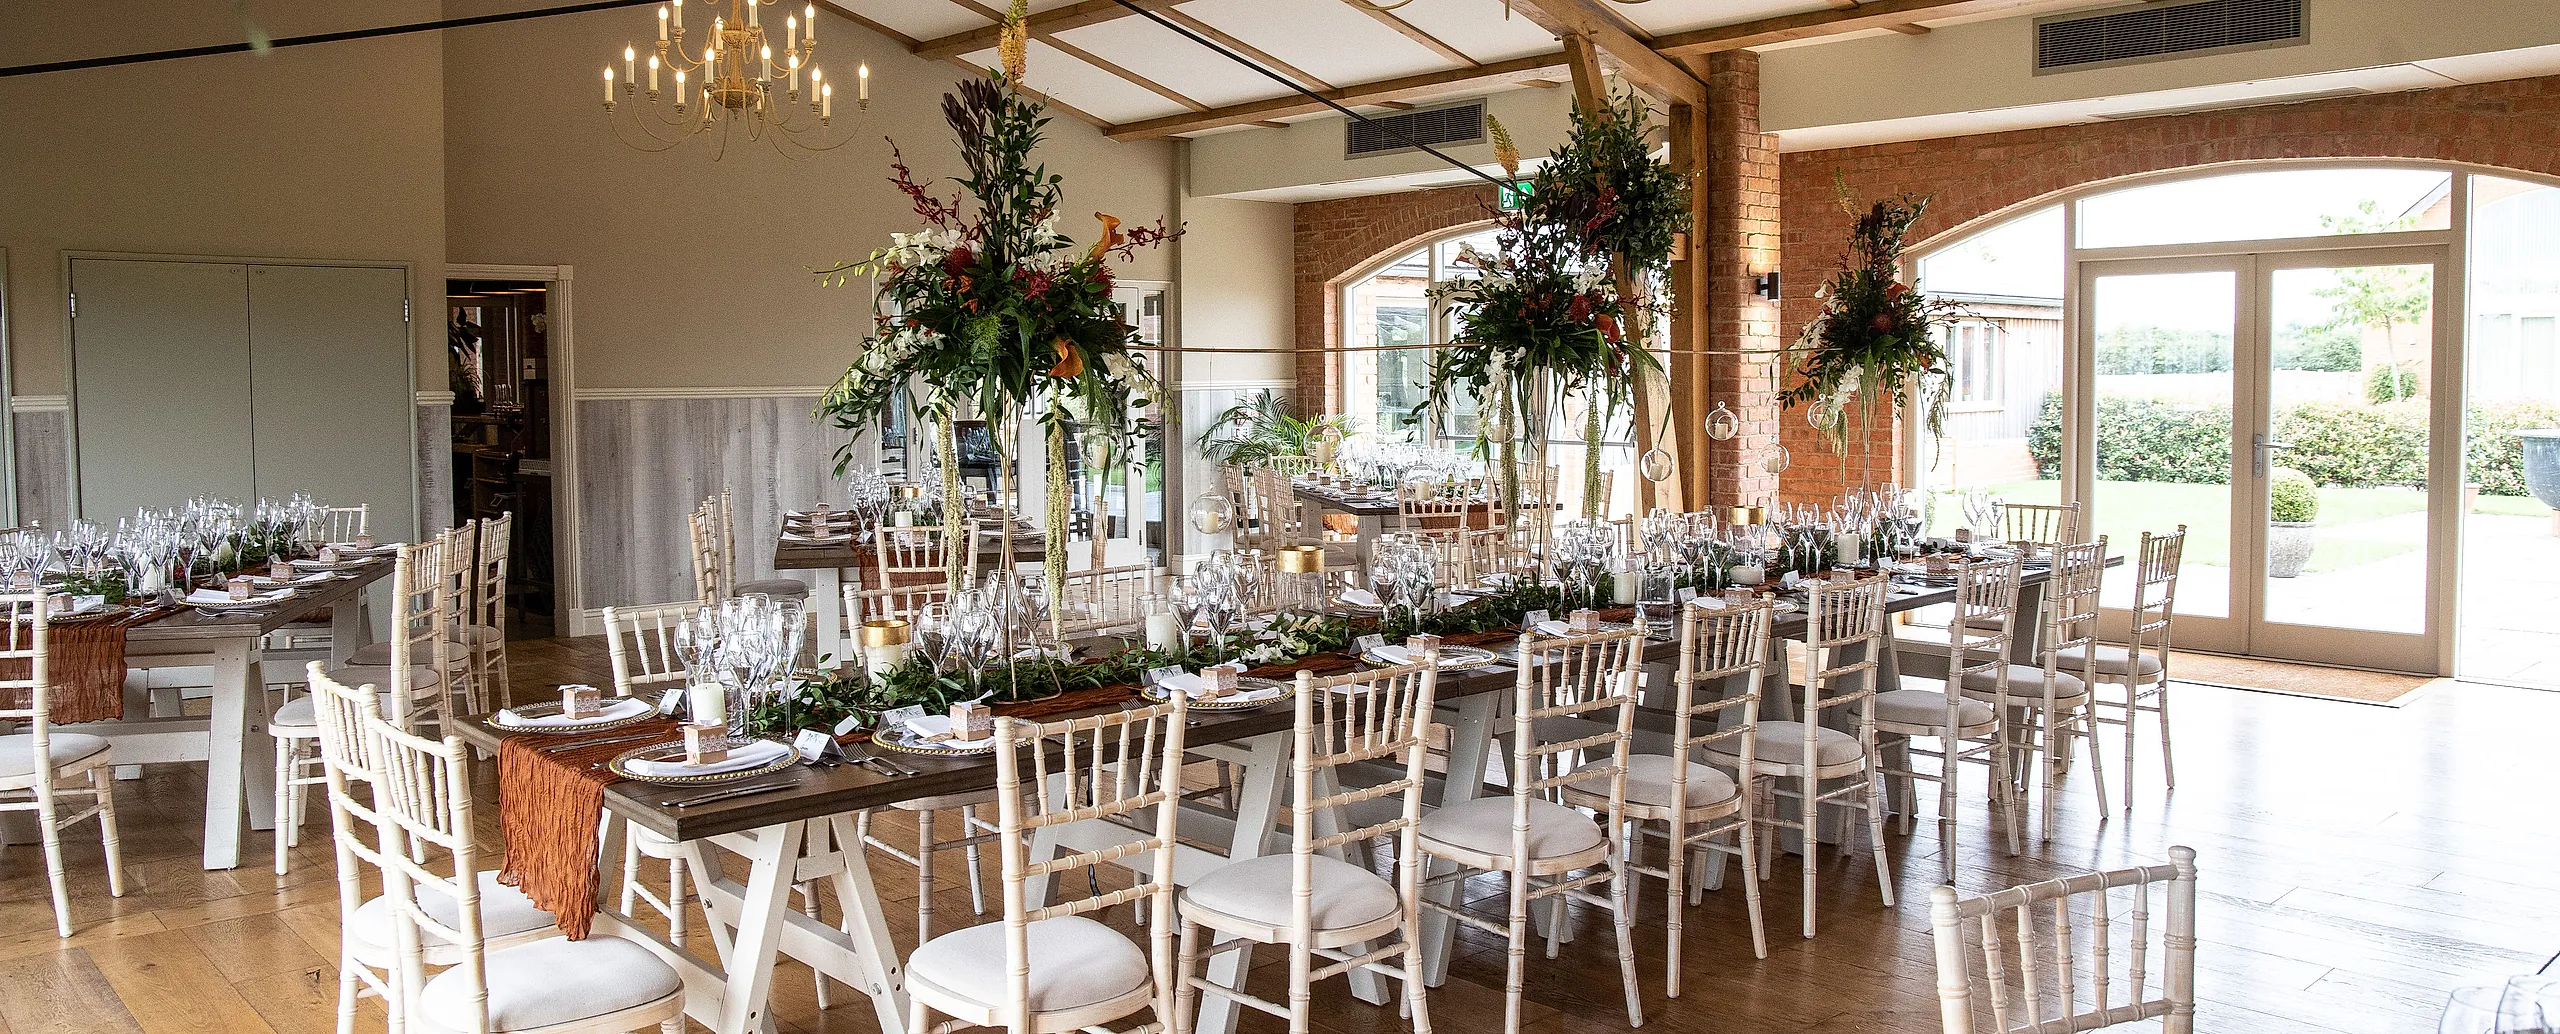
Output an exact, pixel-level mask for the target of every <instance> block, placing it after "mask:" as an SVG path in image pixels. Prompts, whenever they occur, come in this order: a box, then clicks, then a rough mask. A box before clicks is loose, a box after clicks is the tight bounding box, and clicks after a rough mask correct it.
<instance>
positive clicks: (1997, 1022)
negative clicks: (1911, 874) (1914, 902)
mask: <svg viewBox="0 0 2560 1034" xmlns="http://www.w3.org/2000/svg"><path fill="white" fill-rule="evenodd" d="M2155 883H2158V884H2165V885H2166V886H2165V887H2164V888H2163V893H2162V894H2161V897H2162V898H2163V900H2165V901H2166V902H2167V912H2168V914H2167V915H2166V916H2165V917H2164V919H2165V926H2164V927H2163V929H2162V930H2161V934H2160V944H2159V949H2158V950H2159V959H2160V972H2159V974H2158V976H2157V979H2156V981H2155V979H2154V977H2153V975H2152V974H2151V973H2149V972H2148V971H2147V969H2146V966H2147V965H2148V963H2149V962H2150V959H2151V957H2152V950H2153V948H2152V941H2151V928H2152V923H2151V916H2152V911H2151V910H2152V904H2151V885H2152V884H2155ZM2119 892H2122V893H2121V895H2120V893H2119ZM2119 896H2121V897H2122V898H2123V899H2124V900H2123V904H2122V905H2121V906H2119V905H2118V904H2117V903H2116V901H2117V899H2118V897H2119ZM2120 907H2121V908H2122V909H2123V912H2122V913H2121V914H2123V915H2125V916H2126V917H2127V919H2128V921H2129V923H2130V925H2131V926H2132V929H2131V930H2130V931H2128V936H2127V938H2126V939H2125V941H2124V942H2123V944H2124V948H2123V955H2124V957H2125V960H2126V965H2125V972H2124V975H2123V979H2122V980H2121V981H2118V980H2115V979H2113V977H2114V974H2112V973H2110V972H2109V964H2110V962H2111V961H2112V959H2113V957H2114V956H2115V954H2116V948H2115V945H2116V943H2117V942H2116V940H2115V938H2114V930H2113V927H2114V917H2115V916H2116V915H2117V914H2119V913H2118V909H2119V908H2120ZM2040 912H2042V913H2047V914H2048V916H2046V917H2040V916H2039V914H2038V913H2040ZM2084 915H2085V916H2087V917H2088V920H2089V931H2088V934H2087V935H2086V936H2085V937H2084V936H2081V935H2079V934H2076V933H2075V932H2074V931H2073V929H2072V923H2073V922H2074V920H2075V919H2077V918H2079V917H2081V916H2084ZM1967 927H1971V928H1973V930H1974V933H1973V934H1972V936H1971V938H1970V939H1971V940H1974V941H1975V942H1977V943H1978V944H1979V946H1980V950H1981V955H1982V970H1981V974H1982V977H1983V983H1984V984H1985V985H1986V987H1987V990H1988V997H1989V998H1990V999H1991V1028H1990V1029H1992V1030H1995V1031H2022V1030H2024V1031H2053V1032H2057V1034H2059V1032H2066V1031H2083V1030H2098V1029H2101V1028H2105V1027H2113V1026H2117V1025H2119V1024H2126V1023H2134V1022H2139V1021H2145V1020H2153V1019H2156V1020H2159V1021H2160V1028H2159V1029H2160V1030H2161V1031H2162V1032H2163V1034H2190V1032H2191V1031H2193V1030H2194V1029H2195V1012H2196V852H2195V849H2194V848H2191V847H2172V848H2170V849H2169V864H2167V865H2145V866H2140V867H2137V868H2132V869H2116V870H2113V871H2109V872H2088V873H2080V874H2078V875H2075V876H2065V877H2063V878H2061V879H2058V880H2047V881H2045V882H2043V883H2030V884H2027V885H2025V886H2022V887H2011V888H2008V889H2006V890H1998V891H1993V892H1991V893H1989V894H1984V895H1981V896H1979V897H1970V898H1967V897H1958V896H1957V895H1956V890H1955V888H1954V887H1936V888H1932V889H1931V890H1930V891H1929V928H1930V934H1931V940H1932V942H1933V944H1934V946H1935V948H1936V953H1937V954H1936V957H1937V968H1938V1024H1939V1030H1940V1031H1941V1032H1943V1034H1974V1031H1975V1030H1976V1029H1977V1028H1976V1027H1975V1026H1974V1005H1973V998H1974V979H1973V977H1974V970H1973V965H1972V962H1971V960H1970V959H1969V958H1968V953H1967V951H1966V943H1965V942H1966V941H1967V940H1968V939H1969V938H1968V936H1967V934H1966V928H1967ZM2004 931H2005V932H2004ZM2039 933H2041V934H2044V935H2045V936H2043V937H2039V936H2038V934H2039ZM2010 937H2015V938H2016V940H2015V942H2014V943H2012V942H2010V941H2008V938H2010ZM2013 960H2014V961H2015V962H2016V963H2017V973H2018V977H2019V984H2020V986H2019V988H2018V991H2019V994H2018V997H2017V998H2016V1000H2015V1001H2014V1002H2013V1001H2012V1000H2011V998H2010V996H2009V995H2010V981H2009V970H2010V966H2009V964H2010V962H2011V961H2013ZM2083 961H2085V962H2086V963H2087V968H2088V977H2089V979H2088V981H2087V984H2086V986H2087V987H2088V988H2089V990H2088V993H2087V994H2086V995H2085V996H2083V995H2081V994H2080V993H2078V992H2077V990H2076V988H2075V986H2074V985H2075V984H2077V983H2078V980H2077V977H2078V976H2079V973H2078V971H2079V970H2080V969H2081V966H2082V963H2083ZM2048 966H2049V967H2051V970H2052V972H2051V976H2050V978H2049V979H2045V967H2048ZM2154 987H2157V988H2158V990H2157V991H2154V990H2153V988H2154ZM2048 989H2049V990H2048Z"/></svg>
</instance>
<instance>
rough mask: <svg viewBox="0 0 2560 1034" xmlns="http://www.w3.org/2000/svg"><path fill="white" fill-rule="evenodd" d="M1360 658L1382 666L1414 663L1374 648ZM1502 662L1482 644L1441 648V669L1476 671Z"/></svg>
mask: <svg viewBox="0 0 2560 1034" xmlns="http://www.w3.org/2000/svg"><path fill="white" fill-rule="evenodd" d="M1360 659H1361V660H1363V661H1366V662H1368V663H1370V664H1375V665H1377V666H1379V667H1382V668H1392V667H1395V666H1396V665H1397V664H1398V663H1406V664H1410V663H1412V662H1410V661H1405V662H1397V661H1393V660H1389V659H1387V658H1385V657H1381V656H1379V655H1378V653H1377V651H1374V650H1362V651H1360ZM1500 663H1502V658H1500V657H1497V656H1495V655H1494V652H1493V651H1491V650H1487V649H1485V648H1484V647H1481V646H1443V647H1441V648H1440V670H1442V671H1474V670H1476V669H1477V668H1490V667H1493V666H1494V665H1496V664H1500Z"/></svg>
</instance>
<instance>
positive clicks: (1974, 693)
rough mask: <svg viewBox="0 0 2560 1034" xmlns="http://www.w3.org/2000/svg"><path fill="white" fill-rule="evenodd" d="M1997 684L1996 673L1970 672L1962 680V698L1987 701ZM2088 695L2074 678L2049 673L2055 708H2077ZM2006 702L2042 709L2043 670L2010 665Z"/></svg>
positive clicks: (2027, 665)
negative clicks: (2070, 706) (2051, 680)
mask: <svg viewBox="0 0 2560 1034" xmlns="http://www.w3.org/2000/svg"><path fill="white" fill-rule="evenodd" d="M1999 681H2000V680H1999V678H1998V677H1997V673H1996V672H1990V671H1977V672H1973V673H1971V674H1969V675H1966V676H1965V677H1964V695H1966V696H1969V697H1972V698H1974V699H1976V700H1988V699H1990V698H1991V693H1992V690H1994V689H1995V688H1997V687H1998V685H1999ZM2088 693H2089V687H2087V686H2083V685H2081V684H2080V679H2079V677H2078V676H2074V675H2068V674H2064V673H2062V672H2059V671H2057V672H2054V673H2053V702H2054V705H2055V706H2057V707H2059V706H2064V705H2071V704H2077V703H2079V702H2080V698H2081V697H2084V696H2087V695H2088ZM2009 701H2010V702H2011V703H2016V704H2035V705H2038V706H2042V705H2043V704H2044V669H2043V668H2040V667H2037V666H2035V665H2032V664H2012V665H2010V666H2009Z"/></svg>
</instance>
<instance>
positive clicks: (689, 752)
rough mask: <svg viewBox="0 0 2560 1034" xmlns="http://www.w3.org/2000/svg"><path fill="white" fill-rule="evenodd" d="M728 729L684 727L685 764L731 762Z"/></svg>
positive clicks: (716, 726) (714, 726)
mask: <svg viewBox="0 0 2560 1034" xmlns="http://www.w3.org/2000/svg"><path fill="white" fill-rule="evenodd" d="M727 733H728V729H726V728H725V727H722V726H718V725H688V726H685V727H684V763H685V764H688V765H713V764H718V763H720V762H723V761H727V760H729V738H728V736H727Z"/></svg>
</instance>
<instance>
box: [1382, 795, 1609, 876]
mask: <svg viewBox="0 0 2560 1034" xmlns="http://www.w3.org/2000/svg"><path fill="white" fill-rule="evenodd" d="M1511 800H1512V799H1511V797H1510V796H1509V795H1504V796H1501V797H1479V798H1477V799H1475V800H1472V801H1467V802H1465V803H1462V804H1453V805H1450V806H1448V807H1446V808H1441V809H1439V810H1436V811H1433V812H1431V813H1429V814H1427V815H1424V816H1423V817H1422V826H1421V834H1422V842H1423V845H1424V846H1425V847H1429V846H1431V845H1434V844H1437V845H1441V846H1445V847H1451V848H1455V849H1457V850H1459V851H1464V852H1468V853H1471V854H1477V855H1483V856H1486V857H1490V858H1495V859H1502V860H1510V859H1511V847H1512V843H1511ZM1600 844H1601V839H1600V824H1599V823H1596V822H1593V821H1591V816H1589V815H1585V814H1583V813H1581V812H1579V811H1575V810H1574V809H1572V808H1568V807H1565V806H1564V805H1561V804H1557V803H1555V802H1553V801H1546V800H1531V801H1530V802H1529V859H1530V860H1531V861H1533V862H1534V861H1539V860H1542V859H1548V858H1570V857H1572V856H1574V855H1579V854H1585V853H1588V852H1590V851H1592V850H1594V849H1596V848H1598V847H1599V846H1600ZM1515 864H1516V863H1515Z"/></svg>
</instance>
